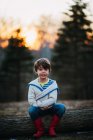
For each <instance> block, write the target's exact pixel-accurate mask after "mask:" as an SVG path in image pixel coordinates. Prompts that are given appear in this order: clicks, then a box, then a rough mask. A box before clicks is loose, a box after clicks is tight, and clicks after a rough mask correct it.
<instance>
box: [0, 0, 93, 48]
mask: <svg viewBox="0 0 93 140" xmlns="http://www.w3.org/2000/svg"><path fill="white" fill-rule="evenodd" d="M83 1H84V2H87V3H88V5H89V6H88V10H89V14H92V13H93V0H83ZM72 3H73V2H72V0H0V18H3V17H4V18H5V19H6V21H7V22H8V21H9V19H13V21H18V22H19V24H20V23H21V25H22V26H21V27H22V28H23V27H27V26H28V25H30V24H31V26H33V25H34V23H35V24H36V23H38V22H39V20H40V17H41V16H48V17H49V16H51V17H52V18H53V21H52V22H54V21H56V24H57V26H58V27H59V21H61V20H62V19H64V16H63V17H62V13H63V12H67V11H68V10H69V6H70V5H71V4H72ZM60 17H61V18H60ZM91 19H92V21H93V17H90V20H91ZM17 24H18V23H16V25H17ZM58 27H57V28H58ZM44 28H45V27H44ZM48 28H49V27H48ZM50 28H51V30H52V33H53V34H54V33H55V30H57V28H56V26H55V25H54V26H52V27H51V26H50ZM11 29H12V28H8V29H7V30H6V29H4V31H3V28H2V29H0V31H1V30H2V31H1V32H2V36H3V37H4V36H6V34H8V36H9V35H10V32H11ZM23 30H24V31H23V32H22V35H23V36H24V37H26V41H27V43H28V46H29V45H30V46H32V45H33V46H36V45H35V44H34V42H38V41H36V38H37V37H38V32H37V31H36V30H35V29H32V27H31V28H29V29H26V30H25V29H23ZM47 37H48V39H50V38H51V36H49V35H48V36H47ZM55 38H56V36H55V34H54V36H53V35H52V39H51V41H52V42H53V43H54V41H55ZM36 44H37V47H36V48H37V49H38V44H39V43H36Z"/></svg>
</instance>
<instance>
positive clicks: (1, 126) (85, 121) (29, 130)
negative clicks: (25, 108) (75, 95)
mask: <svg viewBox="0 0 93 140" xmlns="http://www.w3.org/2000/svg"><path fill="white" fill-rule="evenodd" d="M50 121H51V116H46V117H44V118H43V123H44V126H45V130H46V131H47V130H48V127H49V124H50ZM34 131H35V128H34V125H33V122H32V121H31V119H30V117H29V115H28V116H16V115H15V116H11V115H9V116H8V115H7V116H0V137H16V136H29V135H32V134H33V133H34ZM56 131H57V132H58V133H63V132H75V131H93V108H91V109H75V110H66V113H65V115H64V116H63V118H62V119H61V121H60V123H59V124H58V126H57V127H56Z"/></svg>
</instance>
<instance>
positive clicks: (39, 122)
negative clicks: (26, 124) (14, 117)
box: [33, 118, 44, 138]
mask: <svg viewBox="0 0 93 140" xmlns="http://www.w3.org/2000/svg"><path fill="white" fill-rule="evenodd" d="M34 125H35V127H36V130H37V132H36V133H35V134H34V135H33V136H34V137H35V138H40V137H41V136H42V135H43V134H44V128H43V125H42V120H41V118H38V119H36V120H35V121H34Z"/></svg>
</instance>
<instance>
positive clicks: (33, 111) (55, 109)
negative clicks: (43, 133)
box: [28, 104, 66, 121]
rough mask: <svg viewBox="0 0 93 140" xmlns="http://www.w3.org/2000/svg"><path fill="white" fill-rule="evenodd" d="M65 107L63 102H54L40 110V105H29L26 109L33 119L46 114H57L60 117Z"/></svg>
mask: <svg viewBox="0 0 93 140" xmlns="http://www.w3.org/2000/svg"><path fill="white" fill-rule="evenodd" d="M65 110H66V107H65V105H64V104H54V105H53V106H52V107H51V108H49V109H47V110H42V109H40V107H35V106H31V107H29V109H28V112H29V115H30V117H31V119H32V120H33V121H34V120H36V119H37V118H39V117H43V116H46V115H58V116H59V117H60V118H61V117H62V116H63V114H64V113H65Z"/></svg>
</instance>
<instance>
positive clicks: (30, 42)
mask: <svg viewBox="0 0 93 140" xmlns="http://www.w3.org/2000/svg"><path fill="white" fill-rule="evenodd" d="M21 34H22V36H23V37H24V38H25V42H26V46H27V47H29V48H30V49H33V47H34V43H35V41H36V38H37V32H36V30H35V29H34V28H33V29H31V30H30V31H29V30H26V31H24V32H22V33H21Z"/></svg>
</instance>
